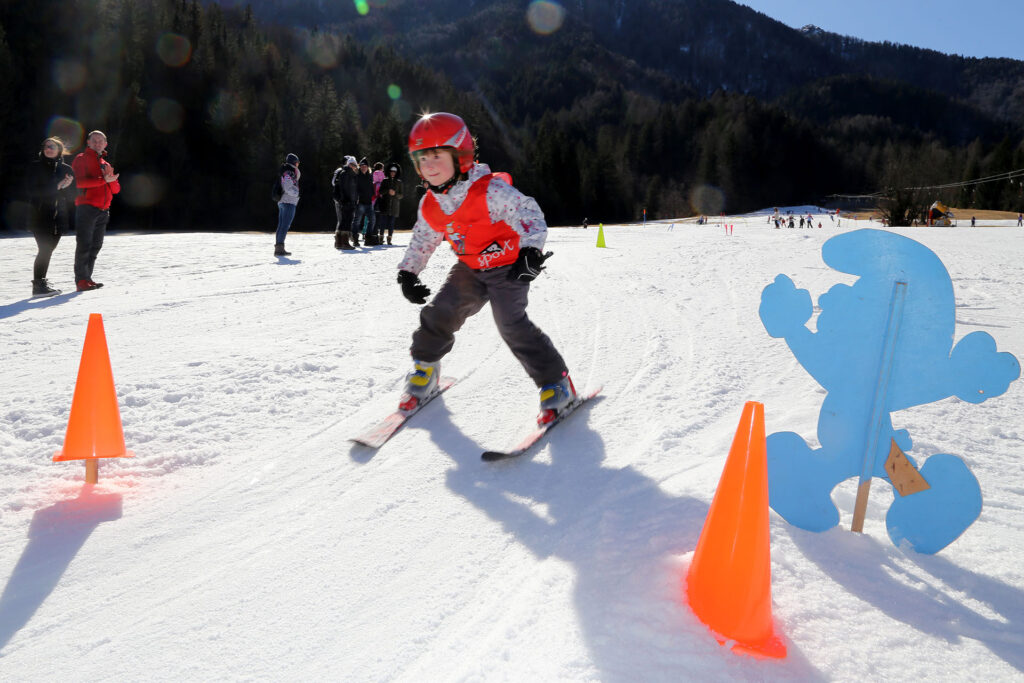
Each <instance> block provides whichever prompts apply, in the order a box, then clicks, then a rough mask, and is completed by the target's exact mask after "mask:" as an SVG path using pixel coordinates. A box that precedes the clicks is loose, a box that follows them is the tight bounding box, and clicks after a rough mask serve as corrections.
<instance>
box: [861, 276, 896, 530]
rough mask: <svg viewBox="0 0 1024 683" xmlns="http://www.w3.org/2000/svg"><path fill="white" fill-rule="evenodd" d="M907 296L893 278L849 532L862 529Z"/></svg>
mask: <svg viewBox="0 0 1024 683" xmlns="http://www.w3.org/2000/svg"><path fill="white" fill-rule="evenodd" d="M906 297H907V283H906V282H900V281H896V282H894V283H893V287H892V298H891V299H890V300H889V321H888V323H887V324H886V326H885V336H884V338H883V340H882V357H881V358H880V359H879V363H878V382H877V384H875V395H874V398H873V399H872V403H871V421H870V422H869V423H868V429H869V430H870V432H869V433H868V441H867V447H866V448H865V449H864V459H863V461H862V462H861V469H860V484H859V485H858V486H857V501H856V503H854V506H853V523H852V524H851V525H850V531H856V532H857V533H860V532H861V531H863V530H864V514H865V512H866V511H867V508H868V492H869V491H870V490H871V477H873V476H874V472H875V451H877V450H878V438H879V437H880V436H881V434H880V432H881V431H882V421H883V419H882V418H883V415H884V414H885V412H886V411H885V402H886V398H887V394H888V392H889V380H890V379H891V378H892V366H893V363H894V362H895V360H896V340H897V339H898V338H899V333H900V323H901V322H902V320H903V302H904V301H905V300H906Z"/></svg>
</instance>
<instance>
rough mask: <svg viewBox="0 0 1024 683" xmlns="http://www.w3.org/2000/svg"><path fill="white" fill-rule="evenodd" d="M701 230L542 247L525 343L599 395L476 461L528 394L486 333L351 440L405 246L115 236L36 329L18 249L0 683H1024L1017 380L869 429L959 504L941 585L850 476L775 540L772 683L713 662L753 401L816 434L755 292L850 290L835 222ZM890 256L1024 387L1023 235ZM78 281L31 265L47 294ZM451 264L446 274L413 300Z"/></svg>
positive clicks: (11, 299)
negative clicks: (739, 453)
mask: <svg viewBox="0 0 1024 683" xmlns="http://www.w3.org/2000/svg"><path fill="white" fill-rule="evenodd" d="M299 210H300V211H301V210H302V209H301V207H300V209H299ZM795 213H796V211H795ZM726 221H727V222H728V223H731V224H733V225H735V228H734V234H733V235H732V236H726V235H725V234H724V230H723V229H722V226H721V225H719V224H718V220H717V219H716V220H714V221H713V222H712V223H711V224H710V225H705V226H696V225H693V224H691V223H686V224H684V223H675V224H672V223H671V222H668V223H656V224H648V225H647V227H646V228H642V227H639V226H604V233H605V239H606V242H607V246H608V248H607V249H598V248H595V240H596V238H597V229H596V228H597V226H596V225H595V226H592V227H591V228H590V229H589V230H583V229H579V228H575V229H571V228H559V229H552V230H551V232H550V234H549V240H548V248H549V249H551V250H552V251H554V252H555V255H554V257H553V258H552V259H551V260H550V261H549V262H548V266H549V267H548V270H547V271H546V272H545V274H544V275H543V276H542V277H541V278H539V279H538V280H537V281H536V283H535V284H534V286H533V289H532V291H531V295H532V296H531V305H530V309H529V313H530V316H531V318H532V319H533V320H534V321H535V322H537V323H538V324H539V325H540V326H541V327H542V328H543V329H544V330H545V331H546V332H547V333H548V334H549V336H551V338H552V339H553V340H554V342H555V344H556V346H557V347H558V348H559V349H560V350H561V352H562V353H563V355H564V356H565V358H566V361H567V362H568V363H569V367H570V369H571V371H572V374H573V378H574V379H575V382H576V386H577V387H578V388H580V389H582V388H584V387H590V386H597V385H600V384H603V385H604V392H603V398H601V399H600V400H598V401H596V402H595V403H594V404H593V406H592V407H589V408H587V409H585V410H584V411H582V412H581V413H579V414H578V415H575V416H574V417H573V418H572V419H571V420H570V421H569V422H567V423H566V424H564V425H563V426H560V427H559V428H558V429H557V430H555V431H554V432H552V433H551V435H550V438H549V439H548V440H547V441H546V442H545V443H544V444H543V446H542V447H540V448H539V449H537V450H536V451H535V452H534V453H532V454H531V455H528V456H526V457H524V458H522V459H519V460H516V461H511V462H506V463H498V464H487V463H483V462H481V460H480V453H481V451H483V450H487V449H491V448H502V447H507V446H510V445H512V444H513V443H514V442H515V441H517V440H518V438H519V437H520V436H521V435H522V434H523V432H524V431H525V430H526V429H527V428H528V426H529V425H530V423H531V422H532V420H533V418H534V415H535V412H536V404H537V396H536V390H535V388H534V387H533V385H532V383H531V382H530V381H529V380H528V378H527V377H526V375H525V373H524V372H523V371H522V370H521V368H520V367H519V366H518V364H517V363H516V361H515V360H514V359H513V357H512V355H511V353H510V352H509V351H508V350H507V349H506V348H505V347H504V346H503V344H502V343H501V341H500V339H499V337H498V335H497V333H496V331H495V328H494V324H493V322H492V320H491V318H490V315H489V314H488V312H487V310H485V311H483V312H482V313H481V314H480V315H478V316H476V317H475V318H473V319H471V320H470V321H469V322H468V323H467V324H466V326H465V327H464V328H463V329H462V331H461V332H460V334H459V336H458V340H457V343H456V346H455V350H454V351H453V352H452V353H451V354H450V355H449V356H448V357H447V358H446V359H445V361H444V363H443V367H444V372H445V374H450V375H453V376H456V377H458V378H459V382H458V384H456V385H455V387H453V388H452V389H451V390H450V391H449V392H448V393H446V394H445V395H444V397H443V398H442V399H439V400H438V401H436V402H434V403H433V404H431V405H430V406H429V407H428V408H426V409H425V410H424V411H423V412H422V413H420V414H419V415H417V416H416V417H415V418H414V419H413V420H412V421H411V422H410V424H409V425H408V426H407V428H406V429H405V430H404V431H402V432H400V433H399V434H398V435H397V436H396V437H395V438H394V439H393V440H392V441H391V442H390V443H388V444H387V445H385V447H384V448H383V449H381V450H380V451H379V452H377V453H373V452H370V451H368V450H366V449H365V448H363V447H359V446H354V445H352V444H350V443H348V442H346V438H347V437H349V436H352V435H354V434H355V433H356V432H358V431H359V430H360V429H361V428H362V427H364V426H366V425H367V424H368V423H370V422H372V421H374V420H375V419H377V418H379V417H381V416H383V415H384V414H385V413H387V412H389V411H390V410H391V409H392V408H393V407H394V405H395V404H396V401H397V398H398V395H399V393H400V390H401V387H402V384H403V375H404V373H405V372H406V371H407V369H408V365H409V362H408V352H407V348H408V344H409V337H410V334H411V332H412V330H413V329H414V327H415V326H416V323H417V315H418V310H419V307H417V306H414V305H412V304H409V303H407V302H406V301H405V300H404V299H403V298H402V296H401V293H400V291H399V288H398V286H397V285H396V284H395V282H394V280H395V273H394V270H395V265H396V264H397V263H398V261H399V259H400V258H401V254H402V251H403V249H402V246H404V244H406V243H407V241H408V239H409V236H408V233H401V234H399V235H397V236H396V237H397V239H396V242H397V243H398V244H396V246H393V247H376V248H369V249H361V250H358V251H355V252H337V251H335V250H334V249H333V244H332V242H333V238H332V236H331V235H328V234H293V235H290V236H289V237H288V241H287V244H288V247H289V249H291V251H292V252H293V254H292V256H291V257H288V258H281V259H277V258H274V257H272V256H271V253H272V251H273V236H272V235H270V234H262V235H257V234H195V233H186V234H150V235H126V234H117V233H116V232H115V233H113V234H111V235H109V236H108V238H107V241H106V244H105V246H104V249H103V251H102V253H101V254H100V257H99V260H98V262H97V266H96V271H95V277H96V279H97V280H99V281H101V282H105V283H106V286H105V287H104V288H103V289H101V290H98V291H92V292H84V293H80V294H79V293H74V292H72V293H65V294H63V295H60V296H58V297H55V298H52V299H47V300H32V301H30V300H28V293H29V292H30V288H31V285H30V280H31V264H32V259H33V256H34V254H35V243H34V241H33V240H32V238H31V237H29V236H26V235H14V236H6V237H3V238H0V276H2V277H0V353H2V356H0V357H2V372H0V585H2V589H0V590H2V593H0V679H3V680H6V681H62V680H80V681H182V680H189V681H217V680H279V681H290V680H296V681H297V680H338V681H341V680H344V681H410V682H412V681H416V682H420V681H485V680H486V681H592V680H598V681H621V682H623V683H626V682H632V681H687V680H692V681H698V680H699V681H718V680H750V681H759V680H772V681H776V680H793V681H815V680H837V681H863V680H872V681H879V680H892V681H897V680H898V681H905V680H929V681H1009V680H1024V419H1022V417H1024V410H1022V408H1024V401H1022V399H1024V381H1017V382H1015V383H1014V384H1012V385H1011V386H1010V389H1009V391H1007V392H1006V393H1005V394H1003V395H1002V396H999V397H997V398H993V399H991V400H989V401H986V402H985V403H982V404H979V405H974V404H969V403H966V402H963V401H960V400H958V399H955V398H950V399H947V400H945V401H942V402H939V403H934V404H930V405H926V406H921V407H918V408H914V409H912V410H909V411H904V412H903V413H897V414H895V415H894V417H893V419H894V423H895V424H896V427H897V428H907V429H909V430H910V433H911V434H912V435H913V437H914V438H915V449H914V450H913V451H911V452H910V455H912V456H915V457H927V456H928V455H930V454H933V453H952V454H956V455H959V456H961V457H962V458H963V459H964V460H965V461H966V462H967V464H968V466H969V467H970V468H971V470H972V471H973V473H974V475H975V476H976V477H977V478H978V480H979V482H980V484H981V488H982V492H983V495H984V498H985V507H984V510H983V512H982V514H981V517H980V519H979V520H978V521H977V522H976V523H975V524H974V525H973V526H972V527H970V528H969V529H968V530H967V531H966V532H965V533H964V535H963V536H961V537H960V538H959V539H958V540H957V541H956V542H954V543H953V544H952V545H950V546H949V547H948V548H946V549H945V550H943V551H942V552H940V553H938V554H937V555H930V556H929V555H918V554H915V553H913V552H911V551H907V552H904V551H902V550H900V549H899V548H896V547H894V546H893V545H892V543H891V542H890V541H889V538H888V536H887V535H886V532H885V525H884V515H885V510H886V509H887V508H888V505H889V503H890V502H891V501H892V494H891V493H889V491H890V488H889V487H888V486H887V485H885V484H884V483H879V482H876V484H875V485H874V486H873V487H872V489H871V492H872V497H871V501H870V504H869V507H868V515H867V522H866V524H865V533H864V534H862V535H858V534H853V533H851V532H850V531H849V530H848V529H849V526H850V517H851V514H852V509H853V499H854V495H855V488H856V484H855V482H854V481H848V482H846V483H844V484H842V485H840V486H839V487H838V488H837V489H836V490H835V491H834V493H833V498H834V499H835V500H836V502H837V504H838V505H839V507H840V510H841V513H842V523H841V528H838V529H833V530H831V531H828V532H824V533H820V534H817V533H811V532H806V531H802V530H800V529H797V528H795V527H792V526H790V525H789V524H787V523H786V522H785V521H784V520H782V519H781V518H780V517H778V516H777V515H775V514H774V513H772V515H771V539H772V571H773V579H772V580H773V584H772V590H773V601H774V615H775V619H776V623H777V628H778V631H779V633H780V634H781V635H782V637H783V638H784V640H785V642H786V644H787V646H788V648H789V656H788V658H786V659H785V660H758V659H752V658H749V657H744V656H738V655H736V654H733V653H731V652H729V651H728V650H726V649H724V648H723V647H721V646H719V645H718V644H717V643H716V641H715V640H714V639H713V638H712V637H711V635H710V634H709V632H708V630H707V629H706V628H705V626H704V625H703V624H701V623H700V621H698V620H697V619H696V617H694V616H693V614H692V613H691V612H690V611H689V609H688V608H687V606H686V605H685V604H684V602H683V599H682V589H681V581H682V579H683V576H684V573H685V568H686V566H687V563H688V562H689V559H690V557H691V556H692V552H693V549H694V547H695V544H696V542H697V538H698V535H699V533H700V530H701V525H702V524H703V521H704V518H705V515H706V513H707V510H708V505H709V503H710V501H711V498H712V496H713V495H714V492H715V487H716V485H717V483H718V479H719V476H720V475H721V472H722V467H723V464H724V462H725V457H726V454H727V453H728V449H729V445H730V443H731V441H732V438H733V436H734V434H735V431H736V427H737V423H738V421H739V418H740V413H741V411H742V409H743V405H744V402H746V401H749V400H756V401H761V402H763V403H764V404H765V414H766V422H767V431H768V432H769V433H771V432H775V431H787V430H789V431H795V432H798V433H799V434H801V435H802V436H803V437H804V438H806V439H809V440H812V441H813V440H814V439H815V438H816V437H815V429H816V423H817V418H818V410H819V407H820V405H821V402H822V399H823V397H824V392H823V390H822V389H821V388H820V387H819V386H818V385H817V384H816V383H815V382H814V381H813V380H812V379H811V378H810V376H809V375H808V374H807V373H806V372H805V371H804V370H803V368H802V367H801V366H800V365H799V364H798V363H797V362H796V361H795V360H794V358H793V356H792V355H791V354H790V352H789V350H788V349H787V347H786V345H785V343H784V342H782V341H781V340H778V339H772V338H770V337H769V336H768V334H767V333H766V332H765V330H764V328H763V327H762V325H761V322H760V319H759V318H758V305H759V302H760V294H761V290H762V289H763V288H764V287H765V286H766V285H767V284H768V283H770V282H771V281H772V280H773V279H774V277H775V276H776V275H777V274H779V273H785V274H787V275H788V276H790V277H791V278H792V279H793V280H794V282H795V283H796V284H797V286H798V287H801V288H807V289H809V290H810V292H811V295H812V296H813V297H814V298H815V300H816V299H817V297H818V295H820V294H822V293H824V292H825V291H826V290H827V289H828V288H829V287H830V286H832V285H833V284H835V283H836V282H840V281H849V279H850V278H849V276H844V275H842V274H839V273H836V272H835V271H832V270H830V269H829V268H828V267H827V266H825V264H824V263H823V262H822V260H821V246H822V244H823V243H824V241H825V240H826V239H827V238H829V237H831V236H833V235H835V234H837V233H838V232H840V231H846V230H850V229H854V228H855V227H857V226H855V225H854V224H853V222H852V221H844V223H843V226H842V228H836V227H835V226H834V225H833V224H831V223H830V221H829V220H828V218H827V216H826V217H824V218H823V221H824V222H823V225H824V226H825V227H824V228H823V229H821V230H818V229H816V228H815V229H813V230H799V229H796V230H774V229H771V228H770V227H769V226H768V225H767V224H766V222H765V217H764V216H748V217H743V218H735V219H732V218H727V219H726ZM866 225H867V224H866V223H865V224H862V225H861V227H864V226H866ZM872 227H877V224H876V225H874V226H872ZM899 232H901V233H902V234H905V235H907V236H910V237H912V238H914V239H916V240H918V241H920V242H923V243H924V244H925V245H927V246H928V247H930V248H931V249H932V250H934V251H935V252H936V253H937V254H938V255H939V257H940V258H941V259H942V260H943V262H944V263H945V265H946V267H947V269H948V270H949V272H950V274H951V275H952V278H953V285H954V290H955V293H956V298H957V313H956V319H957V332H956V336H957V338H960V337H962V336H963V335H965V334H967V333H968V332H971V331H974V330H985V331H987V332H989V333H990V334H992V336H993V337H994V338H995V340H996V342H997V344H998V347H999V350H1001V351H1009V352H1010V353H1013V354H1014V355H1015V356H1016V357H1017V358H1018V359H1021V360H1024V312H1022V311H1021V301H1024V229H1018V228H1016V227H1015V226H1011V225H998V226H993V227H979V228H975V229H970V228H964V227H960V228H953V229H950V228H913V229H910V228H908V229H905V230H901V231H899ZM73 251H74V238H73V237H67V238H65V239H64V240H62V242H61V244H60V245H59V246H58V248H57V251H56V253H55V255H54V259H53V263H52V266H51V268H50V279H51V282H52V283H53V284H54V285H55V286H57V287H59V288H62V289H65V290H69V289H73V284H72V282H71V280H72V278H71V270H72V258H73ZM453 262H454V257H453V256H452V255H451V253H450V251H449V250H448V248H447V247H444V246H443V247H442V248H441V249H439V250H438V252H437V254H436V255H435V256H434V259H433V260H432V262H431V263H430V265H429V267H428V269H427V270H426V271H425V272H424V274H423V279H424V281H425V282H426V283H427V284H428V285H429V286H430V287H431V288H433V289H434V290H435V291H436V289H437V287H438V286H439V285H440V283H441V281H442V279H443V276H444V273H445V272H446V270H447V269H448V268H449V267H450V266H451V264H452V263H453ZM90 313H102V314H103V320H104V324H105V329H106V336H107V342H108V345H109V349H110V358H111V363H112V366H113V371H114V379H115V382H116V386H117V394H118V399H119V404H120V406H121V417H122V420H123V424H124V433H125V439H126V442H127V446H128V448H129V449H130V450H133V451H134V452H135V453H136V457H135V458H133V459H119V460H106V461H103V463H102V465H101V467H100V481H99V484H98V485H96V486H95V487H92V486H87V485H85V484H84V479H83V477H84V466H83V464H82V463H80V462H62V463H53V462H51V457H52V455H53V453H54V451H56V450H59V449H60V448H61V446H62V444H63V438H64V431H65V428H66V426H67V421H68V413H69V409H70V406H71V396H72V392H73V389H74V385H75V379H76V374H77V371H78V363H79V360H80V357H81V353H82V343H83V340H84V337H85V330H86V325H87V322H88V317H89V314H90Z"/></svg>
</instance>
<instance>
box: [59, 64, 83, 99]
mask: <svg viewBox="0 0 1024 683" xmlns="http://www.w3.org/2000/svg"><path fill="white" fill-rule="evenodd" d="M85 77H86V70H85V67H84V66H83V65H82V64H81V63H80V62H76V61H73V60H70V59H58V60H57V61H56V62H54V63H53V82H54V83H56V84H57V87H58V88H60V89H61V91H63V92H64V93H66V94H68V95H72V94H74V93H76V92H78V91H79V90H81V89H82V86H84V85H85Z"/></svg>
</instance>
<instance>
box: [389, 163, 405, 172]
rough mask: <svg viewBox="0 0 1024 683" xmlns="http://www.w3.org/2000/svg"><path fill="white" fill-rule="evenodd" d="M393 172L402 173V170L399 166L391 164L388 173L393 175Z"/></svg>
mask: <svg viewBox="0 0 1024 683" xmlns="http://www.w3.org/2000/svg"><path fill="white" fill-rule="evenodd" d="M392 171H394V172H395V173H401V172H402V169H400V168H399V167H398V164H391V165H390V166H388V173H391V172H392Z"/></svg>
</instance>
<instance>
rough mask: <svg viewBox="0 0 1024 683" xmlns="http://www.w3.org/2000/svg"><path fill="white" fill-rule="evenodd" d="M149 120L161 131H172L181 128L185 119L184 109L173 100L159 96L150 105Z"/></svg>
mask: <svg viewBox="0 0 1024 683" xmlns="http://www.w3.org/2000/svg"><path fill="white" fill-rule="evenodd" d="M149 120H150V121H152V122H153V127H155V128H156V129H157V130H158V131H160V132H161V133H173V132H175V131H177V130H178V129H179V128H181V124H182V122H183V121H184V120H185V110H184V109H183V108H182V106H181V105H180V104H178V103H177V102H175V101H174V100H170V99H167V98H166V97H161V98H160V99H158V100H156V101H155V102H153V106H152V107H150V110H149Z"/></svg>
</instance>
